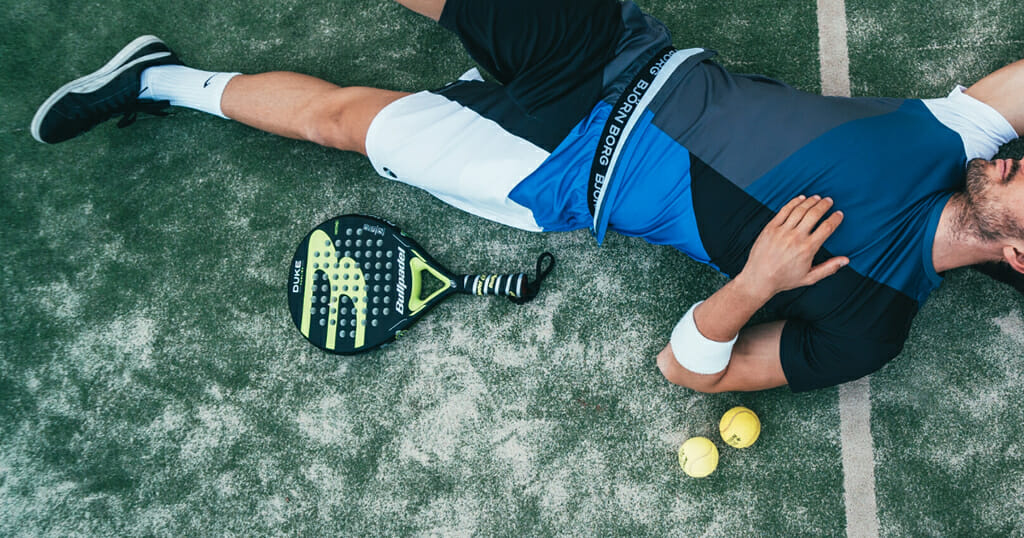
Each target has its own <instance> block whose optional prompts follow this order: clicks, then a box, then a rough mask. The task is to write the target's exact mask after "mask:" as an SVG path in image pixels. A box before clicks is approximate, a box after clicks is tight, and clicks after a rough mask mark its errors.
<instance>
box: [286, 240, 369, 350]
mask: <svg viewBox="0 0 1024 538" xmlns="http://www.w3.org/2000/svg"><path fill="white" fill-rule="evenodd" d="M306 271H307V274H306V289H305V291H304V293H303V296H302V326H301V327H300V328H299V329H300V330H301V331H302V335H303V336H305V337H306V338H309V322H310V317H311V314H310V312H311V310H312V309H313V308H314V307H313V293H314V288H315V287H316V286H318V285H324V284H326V285H329V286H330V299H329V301H328V304H327V306H325V307H324V308H330V313H329V314H328V317H327V342H325V343H324V347H326V348H327V349H334V348H335V347H336V343H337V335H338V323H339V321H338V316H339V314H338V312H339V310H340V309H339V305H340V302H341V301H340V299H341V296H343V295H345V296H348V298H349V299H351V300H352V308H353V310H355V313H356V326H355V331H356V336H355V346H354V347H355V348H356V349H358V348H360V347H362V346H363V344H364V343H365V341H366V340H365V338H366V304H367V301H366V279H365V278H363V271H362V269H360V268H359V264H358V263H356V261H355V260H353V259H352V258H349V257H347V256H346V257H344V258H340V259H337V253H336V252H335V250H334V244H333V243H332V242H331V237H330V236H329V235H327V233H326V232H324V231H323V230H314V231H313V234H312V235H310V237H309V248H308V249H307V251H306ZM317 271H322V272H323V273H324V275H325V276H326V280H324V281H321V282H323V284H320V283H318V282H315V281H314V280H313V275H315V274H316V272H317Z"/></svg>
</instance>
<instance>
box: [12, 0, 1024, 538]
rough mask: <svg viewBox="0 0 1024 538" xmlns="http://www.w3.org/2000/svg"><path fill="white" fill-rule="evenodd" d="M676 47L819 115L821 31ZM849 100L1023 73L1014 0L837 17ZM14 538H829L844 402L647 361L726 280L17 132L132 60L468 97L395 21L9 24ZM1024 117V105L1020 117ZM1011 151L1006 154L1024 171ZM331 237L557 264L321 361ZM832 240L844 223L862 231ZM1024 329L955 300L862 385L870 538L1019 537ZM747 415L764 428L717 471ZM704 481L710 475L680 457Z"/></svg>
mask: <svg viewBox="0 0 1024 538" xmlns="http://www.w3.org/2000/svg"><path fill="white" fill-rule="evenodd" d="M640 4H641V6H642V7H644V8H645V9H646V10H648V11H649V12H651V13H652V14H654V15H656V16H657V17H658V18H660V19H661V20H663V21H665V22H666V23H667V24H668V26H669V27H670V29H671V30H672V31H673V33H674V35H675V43H676V45H678V46H685V47H689V46H704V47H709V48H714V49H716V50H718V51H719V52H720V56H719V58H718V59H719V61H721V62H722V63H724V64H725V65H726V66H728V67H730V68H732V69H733V70H736V71H741V72H760V73H765V74H768V75H771V76H774V77H777V78H781V79H783V80H786V81H787V82H789V83H791V84H793V85H795V86H797V87H799V88H802V89H805V90H808V91H813V92H817V91H819V90H820V82H819V80H820V77H819V68H818V53H819V51H818V40H817V22H816V5H815V2H811V1H809V0H799V1H794V2H778V3H776V2H770V1H766V0H743V1H733V2H724V3H723V2H700V3H696V2H691V1H673V2H669V1H664V0H659V1H641V2H640ZM846 9H847V17H848V24H849V31H848V42H849V49H850V50H849V57H850V76H851V81H852V88H853V93H854V95H876V94H881V95H893V96H910V97H932V96H939V95H944V94H945V93H947V92H948V91H949V89H950V88H951V87H952V85H953V84H955V83H963V84H969V83H971V82H973V81H975V80H977V79H978V78H980V77H981V76H983V75H984V74H985V73H987V72H990V71H992V70H994V69H996V68H998V67H1000V66H1002V65H1005V64H1007V63H1009V62H1011V61H1014V60H1016V59H1019V58H1021V57H1024V6H1022V5H1021V4H1020V3H1019V2H1017V1H1016V0H989V1H986V2H954V1H952V0H936V1H933V2H929V3H927V4H924V3H920V2H915V1H911V0H897V1H890V0H886V1H884V2H882V1H879V0H849V1H848V2H847V4H846ZM0 27H2V28H4V32H2V33H0V89H2V96H3V99H0V122H2V123H0V143H2V146H3V148H4V151H3V153H2V155H0V162H2V166H0V244H2V247H3V248H0V277H2V278H0V298H2V299H0V300H2V308H0V316H2V318H0V321H2V323H0V535H3V536H39V535H49V536H206V535H210V536H268V535H271V536H279V535H289V536H363V535H483V536H518V535H530V536H534V535H536V536H547V535H573V536H591V535H604V536H607V535H652V536H754V535H758V536H761V535H767V536H841V535H844V534H846V533H847V526H848V523H849V524H851V528H853V527H856V522H847V521H846V515H845V503H846V500H845V499H844V491H843V483H844V482H843V478H844V477H843V467H842V461H841V442H842V441H841V438H840V434H839V432H840V418H839V409H838V391H837V390H836V389H834V388H833V389H825V390H820V391H816V392H811V393H807V394H799V395H793V394H791V393H790V392H789V391H788V390H787V389H778V390H773V391H767V392H763V393H755V394H724V395H701V394H695V393H692V392H689V391H687V390H685V389H681V388H678V387H674V386H670V385H669V384H668V383H667V382H666V381H665V380H664V379H663V378H662V377H661V375H660V373H659V372H658V371H657V369H656V367H655V364H654V356H655V354H656V353H657V352H658V351H659V350H660V349H661V347H662V346H663V345H664V343H665V342H666V341H667V339H668V336H669V334H670V331H671V328H672V327H673V325H674V324H675V322H676V320H678V318H679V317H680V316H681V315H682V314H683V313H684V312H685V311H686V309H687V308H688V306H689V305H690V304H692V303H693V302H695V301H697V300H700V299H703V298H705V297H707V296H708V295H709V294H710V293H712V292H713V291H714V290H715V289H717V287H719V286H721V285H722V283H723V279H722V277H720V276H718V275H717V274H716V273H714V272H713V271H712V270H710V269H708V268H706V267H704V266H701V265H699V264H697V263H695V262H692V261H690V260H688V259H686V258H685V257H684V256H682V255H681V254H678V253H677V252H674V251H672V250H670V249H668V248H661V247H654V246H651V245H647V244H645V243H643V242H641V241H637V240H632V239H627V238H624V237H622V236H617V235H612V236H611V237H609V238H608V240H607V242H606V244H605V245H604V246H603V247H600V248H599V247H596V246H595V245H594V244H593V241H592V239H591V238H590V235H589V234H588V233H587V232H586V231H580V232H576V233H570V234H547V235H541V234H529V233H526V232H520V231H516V230H513V229H510V228H505V227H501V226H499V225H496V224H492V223H489V222H486V221H483V220H481V219H479V218H476V217H472V216H469V215H466V214H463V213H460V212H459V211H457V210H454V209H451V208H448V207H446V206H444V205H443V204H442V203H440V202H438V201H436V200H434V199H433V198H431V197H430V196H429V195H426V194H424V193H421V192H418V191H415V190H413V189H411V188H408V187H406V186H404V185H400V184H396V183H389V182H386V181H384V180H382V179H380V178H377V177H376V176H375V175H374V173H373V171H372V169H371V168H370V166H369V165H368V164H367V163H365V162H364V160H363V159H362V158H360V157H358V156H355V155H346V154H342V153H340V152H337V151H332V150H327V149H322V148H319V147H316V146H314V145H311V144H305V143H299V142H294V141H290V140H285V139H281V138H276V137H273V136H270V135H266V134H263V133H260V132H257V131H254V130H251V129H249V128H246V127H243V126H241V125H237V124H233V123H231V122H228V121H225V120H220V119H217V118H213V117H210V116H205V115H202V114H200V113H197V112H191V111H185V110H179V111H177V113H176V114H175V115H174V116H173V117H171V118H167V119H158V118H152V119H143V120H140V121H139V122H138V123H137V124H136V125H134V126H132V127H130V128H128V129H124V130H118V129H116V128H114V127H113V125H103V126H101V127H99V128H97V129H96V130H95V131H94V132H92V133H90V134H89V135H87V136H85V137H82V138H80V139H76V140H74V141H71V142H68V143H65V144H62V145H58V146H44V145H42V144H39V143H36V142H35V141H34V140H32V139H31V137H30V135H29V132H28V126H29V123H30V121H31V118H32V114H33V113H34V111H35V109H36V107H37V106H38V105H39V104H40V103H41V102H42V101H43V100H44V99H45V98H46V96H48V95H49V94H50V92H52V91H53V90H55V89H56V88H58V87H59V86H60V85H62V84H63V83H64V82H67V81H68V80H70V79H71V78H74V77H77V76H79V75H81V74H85V73H87V72H90V71H92V70H94V69H96V68H97V67H99V66H100V65H102V64H103V63H104V62H105V61H106V60H107V59H108V58H109V57H110V55H112V54H113V53H114V52H116V51H117V50H118V49H119V48H120V47H121V46H123V45H124V44H125V43H127V42H128V41H130V40H132V39H133V38H135V37H136V36H138V35H141V34H146V33H152V34H155V35H158V36H160V37H162V38H163V39H164V40H166V41H167V42H168V43H169V44H170V45H171V46H172V47H173V48H174V49H175V50H176V52H177V53H178V54H179V55H180V56H181V57H182V58H183V59H184V61H185V62H186V63H189V64H190V65H193V66H196V67H199V68H204V69H211V70H235V71H242V72H248V73H252V72H260V71H267V70H279V69H284V70H293V71H299V72H304V73H308V74H311V75H315V76H319V77H322V78H325V79H328V80H331V81H333V82H337V83H340V84H345V85H372V86H380V87H387V88H393V89H402V90H410V91H411V90H418V89H423V88H432V87H438V86H441V85H443V84H444V83H446V82H448V81H450V80H452V79H454V78H455V77H457V76H458V75H459V74H460V73H462V72H463V71H465V70H466V69H468V68H469V67H471V66H472V62H471V61H470V60H469V59H468V58H467V57H466V56H465V55H464V54H463V52H462V51H461V49H460V47H459V45H458V44H457V42H456V41H455V39H454V38H453V37H452V36H450V35H449V34H447V33H446V32H445V31H444V30H442V29H440V28H438V27H436V26H434V25H433V24H432V23H431V22H430V21H428V20H426V19H422V18H420V17H418V16H416V15H414V14H412V13H410V12H407V11H405V10H403V9H402V8H401V7H399V6H398V5H395V4H392V3H389V2H385V1H382V0H373V1H370V0H345V1H342V2H328V1H326V0H304V1H301V2H300V1H297V0H276V1H274V2H264V1H261V0H256V1H247V2H241V1H238V0H231V1H224V2H213V3H207V2H200V1H196V0H183V1H181V2H174V3H162V4H153V3H142V2H127V1H120V0H115V1H112V2H104V3H96V2H81V1H77V0H71V1H62V2H56V1H47V0H0ZM1022 98H1024V97H1022ZM1022 154H1024V145H1022V144H1020V143H1018V144H1015V145H1012V146H1011V147H1007V148H1004V150H1003V156H1012V157H1021V155H1022ZM343 213H369V214H374V215H378V216H382V217H385V218H387V219H389V220H391V221H393V222H395V223H397V224H398V225H400V226H402V227H403V228H404V229H406V230H407V231H408V232H409V233H410V234H411V235H413V236H414V237H415V238H416V239H417V240H419V241H420V242H421V243H422V244H423V245H424V246H425V247H426V248H428V249H429V250H430V252H431V253H432V254H433V255H434V256H435V257H436V258H438V259H439V260H440V261H442V262H444V263H445V264H447V265H449V266H450V267H452V268H453V269H456V270H459V271H465V272H488V271H494V270H498V271H512V270H523V271H525V270H530V269H531V267H532V264H533V261H534V260H535V259H536V256H537V255H538V254H539V253H540V252H543V251H544V250H550V251H552V252H554V253H555V254H556V255H557V256H558V259H559V265H558V267H557V268H556V270H555V272H554V273H552V275H551V276H550V277H548V280H547V281H546V282H545V289H544V290H543V291H542V294H541V296H540V297H539V298H538V299H537V300H536V301H534V302H533V303H530V304H528V305H525V306H515V305H513V304H511V303H510V302H508V301H506V300H504V299H498V298H491V299H478V298H470V297H459V298H455V299H452V300H450V301H448V302H446V303H445V304H443V305H441V306H439V307H438V308H437V309H436V310H434V312H433V313H432V314H430V315H429V316H428V317H426V318H425V319H424V320H423V321H422V322H421V323H420V324H419V325H417V326H416V327H415V328H414V329H413V331H411V332H410V333H409V335H408V336H407V337H406V338H405V339H403V340H402V341H400V342H399V343H398V344H396V345H394V346H391V347H389V348H387V349H385V350H382V351H378V352H374V353H371V354H369V355H365V356H360V357H357V358H341V357H335V356H330V355H326V354H324V353H322V352H320V351H318V350H316V349H315V348H313V347H312V346H310V345H309V344H308V343H306V341H305V340H304V339H303V338H302V337H301V336H300V335H299V334H298V332H297V331H296V330H295V329H294V328H293V326H292V322H291V320H290V318H289V314H288V308H287V303H286V297H285V281H286V277H287V271H288V263H289V261H290V256H291V255H292V253H293V251H294V247H295V245H296V243H297V242H298V241H299V240H300V239H301V238H302V236H303V235H304V234H305V233H306V232H308V231H309V229H310V228H312V227H313V226H315V225H316V224H318V223H320V222H321V221H323V220H325V219H327V218H329V217H331V216H334V215H339V214H343ZM851 224H852V223H846V224H845V225H847V226H848V225H851ZM1022 307H1024V298H1022V297H1021V296H1020V295H1019V294H1017V293H1016V292H1014V291H1013V290H1011V289H1010V288H1009V287H1006V286H1002V285H999V284H996V283H994V282H990V281H988V280H987V279H986V278H985V277H983V276H981V275H979V274H977V273H974V272H972V271H967V270H958V271H952V272H951V273H949V274H948V275H947V278H946V281H945V283H944V284H943V285H942V287H941V288H940V289H939V290H937V291H936V292H935V293H934V294H933V295H932V298H931V300H930V301H929V302H928V303H927V305H926V306H925V307H924V308H923V309H922V311H921V313H920V314H919V316H918V317H917V319H916V321H915V324H914V326H913V330H912V336H911V338H910V340H909V341H908V342H907V345H906V347H905V350H904V352H903V354H902V355H901V357H900V358H898V359H897V360H896V361H894V362H892V363H890V364H889V365H888V366H887V367H885V368H884V369H882V370H881V371H880V372H878V373H876V374H874V375H873V376H871V378H870V388H871V402H870V403H871V431H872V437H873V447H874V455H873V459H874V472H875V478H876V479H875V494H876V498H877V517H878V521H879V525H880V527H879V528H880V532H881V534H882V535H884V536H1024V460H1022V456H1024V450H1022V445H1021V434H1020V423H1021V416H1022V415H1024V402H1022V400H1024V398H1022V396H1021V394H1022V389H1024V375H1022V372H1024V352H1022V347H1024V315H1022ZM736 405H744V406H747V407H749V408H751V409H753V410H755V411H757V413H758V414H759V415H760V417H761V421H762V424H763V431H762V433H761V437H760V439H759V440H758V441H757V443H756V444H755V445H754V446H752V447H750V448H747V449H744V450H737V449H733V448H730V447H727V446H726V445H725V444H724V443H722V442H721V439H720V438H718V437H717V431H716V430H717V420H718V418H719V417H720V416H721V414H722V413H724V412H725V411H726V410H727V409H729V408H731V407H733V406H736ZM696 435H704V436H708V437H711V438H712V439H714V440H716V441H717V444H718V446H719V450H721V462H720V464H719V468H718V470H717V471H716V472H715V473H714V474H712V475H711V476H710V477H708V478H704V479H693V478H689V477H687V476H685V475H684V474H683V473H682V471H681V470H680V469H679V466H678V464H677V461H676V449H677V448H678V446H679V445H680V443H682V441H684V440H685V439H687V438H689V437H692V436H696Z"/></svg>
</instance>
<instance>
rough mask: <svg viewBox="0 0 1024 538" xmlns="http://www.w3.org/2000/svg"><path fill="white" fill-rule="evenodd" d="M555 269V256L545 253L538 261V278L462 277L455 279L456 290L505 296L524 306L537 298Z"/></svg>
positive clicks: (523, 274)
mask: <svg viewBox="0 0 1024 538" xmlns="http://www.w3.org/2000/svg"><path fill="white" fill-rule="evenodd" d="M554 267H555V257H554V255H552V254H551V253H550V252H545V253H544V254H541V256H540V258H539V259H538V260H537V276H536V277H534V279H533V280H530V277H529V276H527V275H526V274H525V273H517V274H511V275H461V276H458V277H456V278H455V289H456V290H457V291H459V292H461V293H468V294H470V295H503V296H506V297H508V298H509V300H510V301H512V302H514V303H516V304H523V303H526V302H529V301H531V300H532V299H533V298H534V297H536V296H537V292H538V291H540V284H541V282H542V281H543V280H544V278H545V277H547V276H548V273H550V272H551V270H552V269H553V268H554Z"/></svg>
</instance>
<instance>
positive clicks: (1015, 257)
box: [1003, 245, 1024, 273]
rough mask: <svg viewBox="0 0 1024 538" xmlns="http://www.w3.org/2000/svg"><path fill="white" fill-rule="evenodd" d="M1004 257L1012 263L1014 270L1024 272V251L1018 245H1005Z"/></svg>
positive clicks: (1007, 261)
mask: <svg viewBox="0 0 1024 538" xmlns="http://www.w3.org/2000/svg"><path fill="white" fill-rule="evenodd" d="M1003 259H1004V260H1006V263H1008V264H1010V267H1012V268H1013V270H1014V271H1017V272H1018V273H1024V252H1021V251H1020V250H1019V249H1018V248H1017V247H1014V246H1011V245H1006V246H1005V247H1003Z"/></svg>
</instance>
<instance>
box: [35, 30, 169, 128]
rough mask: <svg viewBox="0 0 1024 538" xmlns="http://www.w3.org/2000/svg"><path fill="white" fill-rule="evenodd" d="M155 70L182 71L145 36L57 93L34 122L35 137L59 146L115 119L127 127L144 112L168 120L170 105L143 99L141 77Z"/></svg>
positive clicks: (156, 41) (161, 46)
mask: <svg viewBox="0 0 1024 538" xmlns="http://www.w3.org/2000/svg"><path fill="white" fill-rule="evenodd" d="M156 65H181V61H180V60H178V57H177V56H175V54H174V53H173V52H171V49H170V48H168V47H167V45H166V44H165V43H164V42H163V41H161V40H160V39H159V38H157V37H154V36H151V35H146V36H142V37H140V38H138V39H136V40H135V41H132V42H131V43H129V44H128V45H127V46H125V47H124V48H123V49H121V51H120V52H118V53H117V54H116V55H115V56H114V57H113V58H111V59H110V61H109V62H107V64H106V65H104V66H103V67H101V68H99V70H97V71H94V72H93V73H90V74H88V75H86V76H84V77H82V78H79V79H76V80H72V81H71V82H69V83H67V84H65V85H64V86H63V87H61V89H59V90H57V91H56V92H54V93H53V95H51V96H50V98H49V99H47V100H46V102H45V103H43V105H42V106H40V107H39V110H37V111H36V115H35V117H34V118H32V137H33V138H35V139H36V140H38V141H40V142H44V143H47V144H56V143H57V142H63V141H65V140H68V139H70V138H74V137H76V136H78V135H80V134H82V133H84V132H86V131H88V130H89V129H92V128H93V127H95V126H96V125H99V124H100V123H103V122H105V121H107V120H108V119H110V118H112V117H114V116H121V121H119V122H118V123H117V126H118V127H127V126H128V125H131V124H132V123H133V122H134V121H135V117H136V115H137V114H138V113H139V112H145V113H147V114H154V115H158V116H165V115H167V112H165V111H164V109H166V108H167V107H169V106H170V103H169V102H167V101H154V100H150V99H139V91H140V88H139V81H140V79H141V76H142V71H143V70H144V69H146V68H148V67H153V66H156Z"/></svg>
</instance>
